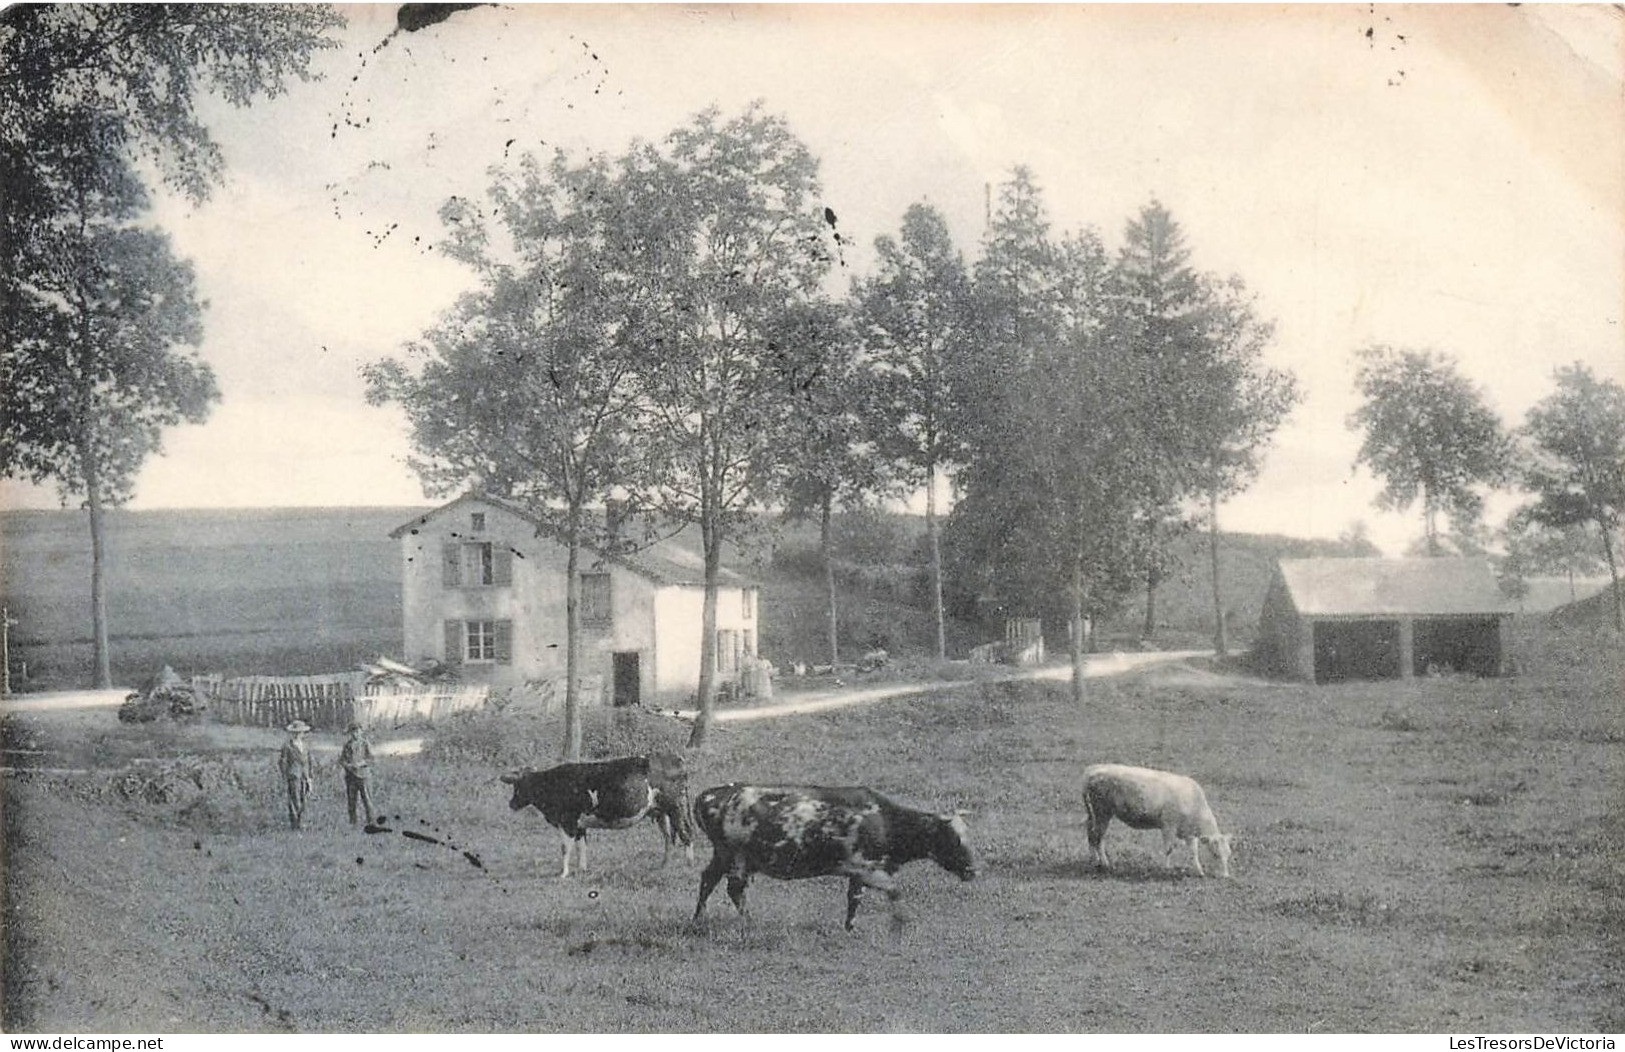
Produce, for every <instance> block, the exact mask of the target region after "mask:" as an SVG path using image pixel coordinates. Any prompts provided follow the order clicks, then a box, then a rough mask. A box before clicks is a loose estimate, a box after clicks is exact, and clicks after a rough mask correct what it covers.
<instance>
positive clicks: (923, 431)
mask: <svg viewBox="0 0 1625 1052" xmlns="http://www.w3.org/2000/svg"><path fill="white" fill-rule="evenodd" d="M875 254H876V255H877V256H878V257H879V272H878V273H877V274H876V275H875V276H874V277H873V278H869V279H866V280H863V281H859V282H856V283H855V284H854V286H853V289H852V299H853V302H854V304H855V306H854V314H855V316H856V326H857V329H858V335H859V338H860V339H861V340H862V341H863V344H864V347H865V350H866V351H867V353H868V356H869V359H870V361H871V362H872V364H873V368H874V375H873V387H874V390H875V397H876V399H877V402H878V406H877V408H878V411H879V413H880V419H879V423H878V429H877V440H878V442H879V444H880V450H881V452H882V453H883V454H884V455H886V456H887V457H888V459H890V460H891V461H892V462H893V463H895V464H897V465H898V466H899V467H900V469H901V470H902V471H903V473H904V478H905V479H906V481H907V482H909V483H910V484H913V485H923V486H924V487H925V524H926V544H927V547H928V549H929V557H930V562H931V596H932V599H931V610H932V615H933V618H934V619H935V621H936V636H937V638H936V647H937V658H938V659H939V660H941V659H944V658H946V657H947V649H948V647H947V634H946V628H945V617H944V613H943V606H942V539H941V527H940V524H939V522H938V518H937V478H938V472H939V471H940V470H942V469H943V468H945V467H947V466H949V465H951V464H953V463H955V462H956V461H958V460H960V459H961V457H962V452H961V451H962V443H961V442H959V441H958V436H956V435H955V433H954V430H953V426H952V425H953V421H954V419H955V403H954V392H955V390H956V388H960V387H962V386H963V384H962V383H959V382H956V381H957V380H958V378H965V377H968V376H969V375H970V373H971V371H972V363H971V361H970V360H969V358H970V355H969V351H970V342H969V335H968V327H969V320H970V319H969V317H968V310H969V298H970V291H971V286H970V278H969V275H967V274H966V272H965V265H964V262H963V261H962V260H961V258H960V255H959V253H958V252H957V251H956V250H955V249H954V247H953V240H952V238H951V237H950V235H949V233H948V224H947V222H946V221H945V220H944V219H943V218H942V214H941V213H940V212H938V211H937V210H936V209H934V208H932V207H931V206H930V205H926V204H915V205H910V206H909V209H908V211H907V212H905V213H904V214H903V224H902V230H901V232H900V234H899V236H898V237H897V238H895V239H894V238H892V237H890V236H882V237H879V238H876V239H875Z"/></svg>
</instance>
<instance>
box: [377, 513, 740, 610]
mask: <svg viewBox="0 0 1625 1052" xmlns="http://www.w3.org/2000/svg"><path fill="white" fill-rule="evenodd" d="M469 502H473V503H481V504H489V505H491V506H492V507H495V508H501V509H502V510H503V511H506V512H508V513H509V514H511V515H515V516H517V517H519V518H521V519H524V520H525V521H526V522H528V523H530V524H531V525H533V526H535V527H536V529H537V531H538V532H539V533H545V534H547V535H548V536H550V537H552V538H553V539H555V540H557V541H559V542H560V543H563V540H564V539H563V537H561V536H560V535H559V532H558V530H557V529H555V528H554V527H553V526H552V525H551V524H550V523H547V522H544V521H542V520H541V519H539V518H537V517H536V516H535V515H533V514H531V512H529V511H528V510H526V509H525V508H524V507H522V506H520V505H518V504H515V503H513V502H512V501H509V500H505V499H503V498H501V497H493V496H491V495H490V494H486V493H465V494H463V495H462V496H460V497H458V498H457V499H456V500H453V501H450V502H448V503H446V504H442V505H441V506H440V507H438V508H432V509H430V510H429V511H426V512H424V513H423V514H422V515H419V516H417V517H416V518H414V519H412V520H411V521H410V522H404V523H402V524H401V525H399V526H397V527H395V528H394V529H393V530H391V531H389V535H390V537H391V538H394V539H396V540H399V539H400V538H401V537H402V536H404V535H406V534H407V533H409V532H410V531H412V530H415V529H417V528H418V527H419V526H422V525H423V524H425V523H427V522H428V521H429V520H430V519H434V518H438V517H439V516H441V515H443V514H445V513H446V512H448V511H451V510H452V509H453V508H455V507H457V506H458V505H460V504H464V503H469ZM678 536H681V531H679V534H678ZM583 547H584V549H585V550H586V551H588V552H590V553H592V555H593V556H594V557H595V559H596V560H598V561H601V562H608V563H614V564H616V565H618V566H622V567H625V568H626V569H628V570H631V571H632V572H633V573H636V574H638V575H640V576H642V577H646V578H648V579H649V580H651V581H653V582H655V583H656V584H662V585H704V584H705V558H704V556H703V555H702V554H701V553H700V552H697V551H695V550H693V549H692V548H689V547H687V546H685V545H683V544H681V543H679V542H678V541H677V540H675V539H673V538H671V537H666V538H662V539H660V540H657V541H655V542H654V543H652V544H649V545H647V546H645V547H642V548H639V549H637V550H636V551H630V552H614V553H611V552H606V551H604V550H602V549H600V548H595V547H593V546H592V545H584V546H583ZM717 583H718V584H722V585H726V586H729V587H738V586H740V585H744V584H749V583H750V581H749V580H748V579H747V578H746V577H744V576H743V575H742V574H740V573H738V572H736V571H734V570H732V569H730V568H728V567H726V566H723V567H719V568H718V572H717Z"/></svg>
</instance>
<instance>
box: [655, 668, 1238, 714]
mask: <svg viewBox="0 0 1625 1052" xmlns="http://www.w3.org/2000/svg"><path fill="white" fill-rule="evenodd" d="M1212 653H1213V652H1212V651H1211V650H1152V651H1145V652H1136V653H1132V654H1122V653H1117V654H1091V655H1090V656H1089V659H1088V661H1087V663H1086V664H1085V665H1084V669H1083V675H1084V678H1085V679H1097V678H1100V677H1102V676H1120V675H1123V674H1124V673H1126V672H1132V671H1134V670H1135V669H1140V668H1145V667H1147V666H1149V665H1158V664H1165V663H1167V662H1170V661H1183V660H1185V659H1187V658H1193V657H1208V656H1211V655H1212ZM1071 676H1072V666H1071V665H1050V666H1046V667H1044V668H1036V669H1011V670H1010V673H1009V675H1007V676H1000V677H997V679H1001V680H1002V679H1049V680H1056V679H1059V680H1064V679H1070V678H1071ZM979 682H980V683H986V682H989V680H988V679H987V678H983V679H961V680H931V681H926V682H914V683H886V684H883V685H880V686H875V687H865V688H861V689H846V688H843V689H840V690H830V691H820V692H819V693H817V694H798V695H796V696H795V697H794V698H787V699H785V700H784V701H781V702H774V703H773V704H770V705H755V706H752V707H751V708H748V709H718V710H717V712H716V716H715V719H716V720H717V722H719V723H732V722H734V721H736V720H765V719H771V718H772V717H774V716H789V715H792V714H795V713H806V712H823V711H826V710H828V709H844V708H846V707H847V706H849V705H863V704H866V703H868V702H872V701H884V700H886V699H887V698H901V697H906V696H908V695H910V694H926V693H929V692H931V691H934V690H952V689H954V688H956V687H965V686H970V685H971V684H974V683H979ZM695 715H697V714H696V713H695V712H694V711H693V710H692V709H690V710H686V711H683V710H679V711H678V712H677V716H678V717H679V718H681V719H690V720H691V719H693V718H694V717H695Z"/></svg>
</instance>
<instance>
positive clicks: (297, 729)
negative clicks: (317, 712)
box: [277, 720, 310, 829]
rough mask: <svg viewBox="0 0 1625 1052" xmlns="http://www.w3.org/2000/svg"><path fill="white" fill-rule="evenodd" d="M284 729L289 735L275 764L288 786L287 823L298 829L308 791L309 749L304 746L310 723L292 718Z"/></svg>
mask: <svg viewBox="0 0 1625 1052" xmlns="http://www.w3.org/2000/svg"><path fill="white" fill-rule="evenodd" d="M284 729H285V730H287V732H288V735H289V737H288V741H287V743H286V744H284V745H283V746H282V752H281V753H280V754H278V756H277V765H278V766H279V767H280V768H281V769H282V780H283V782H285V783H286V784H287V787H288V824H289V825H290V826H292V827H293V828H295V829H298V828H299V827H300V825H301V824H302V823H303V822H304V820H305V796H306V794H307V793H309V792H310V750H309V749H308V748H306V747H305V735H306V734H309V733H310V724H308V723H306V722H305V721H304V720H294V721H293V722H292V723H290V724H288V726H287V727H286V728H284Z"/></svg>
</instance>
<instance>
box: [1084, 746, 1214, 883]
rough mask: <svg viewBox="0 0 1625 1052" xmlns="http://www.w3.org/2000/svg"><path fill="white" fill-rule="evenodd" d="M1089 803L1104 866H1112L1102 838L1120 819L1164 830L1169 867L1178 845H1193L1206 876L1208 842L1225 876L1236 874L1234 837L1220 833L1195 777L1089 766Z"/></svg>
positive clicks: (1094, 850) (1096, 850) (1093, 843)
mask: <svg viewBox="0 0 1625 1052" xmlns="http://www.w3.org/2000/svg"><path fill="white" fill-rule="evenodd" d="M1083 806H1084V810H1085V812H1086V813H1087V814H1088V818H1089V833H1088V835H1089V852H1090V854H1091V855H1092V856H1094V858H1095V860H1096V861H1097V862H1098V863H1099V864H1100V865H1101V867H1102V868H1105V869H1110V868H1111V864H1112V863H1111V859H1109V858H1107V857H1106V849H1105V848H1104V847H1103V846H1102V844H1101V841H1102V840H1103V839H1104V838H1105V836H1106V827H1107V826H1108V825H1110V824H1111V820H1112V819H1114V818H1115V819H1118V820H1119V821H1121V822H1122V823H1123V824H1124V825H1126V826H1129V827H1130V828H1133V829H1160V830H1162V842H1163V855H1164V860H1165V862H1166V864H1167V865H1169V866H1172V865H1173V860H1174V849H1175V848H1176V847H1178V846H1179V845H1180V844H1189V845H1190V850H1191V862H1192V863H1193V864H1194V865H1195V866H1196V872H1197V873H1198V874H1199V875H1202V876H1206V873H1204V872H1203V870H1202V854H1201V846H1202V845H1204V844H1205V845H1207V846H1208V847H1209V848H1210V849H1211V850H1212V851H1213V855H1214V857H1215V858H1216V859H1217V860H1218V863H1219V876H1221V877H1228V876H1229V875H1230V838H1229V837H1228V836H1226V835H1225V834H1223V833H1221V832H1219V823H1218V822H1217V821H1216V820H1215V819H1214V817H1213V809H1212V808H1210V807H1209V806H1208V803H1207V794H1206V793H1204V792H1202V787H1201V786H1200V785H1197V784H1196V780H1195V779H1193V778H1189V777H1186V776H1185V775H1183V774H1173V773H1172V772H1169V771H1157V770H1152V769H1151V768H1149V767H1127V766H1124V765H1123V764H1117V763H1100V764H1095V765H1093V766H1090V767H1085V768H1084V769H1083Z"/></svg>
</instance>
